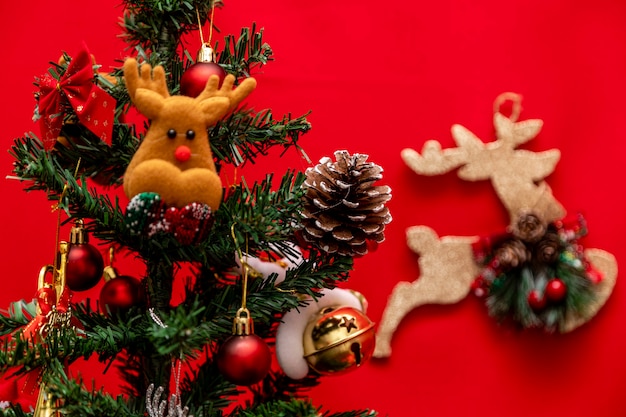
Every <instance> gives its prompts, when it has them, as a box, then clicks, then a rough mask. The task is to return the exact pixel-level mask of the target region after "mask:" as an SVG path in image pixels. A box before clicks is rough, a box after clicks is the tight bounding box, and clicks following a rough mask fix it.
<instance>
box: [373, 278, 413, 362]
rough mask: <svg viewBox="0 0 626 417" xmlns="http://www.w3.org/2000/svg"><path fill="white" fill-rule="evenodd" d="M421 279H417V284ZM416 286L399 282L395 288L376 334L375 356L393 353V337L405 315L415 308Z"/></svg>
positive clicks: (379, 356)
mask: <svg viewBox="0 0 626 417" xmlns="http://www.w3.org/2000/svg"><path fill="white" fill-rule="evenodd" d="M417 282H419V281H415V283H414V284H416V283H417ZM414 296H415V288H414V285H413V284H412V283H409V282H399V283H398V284H396V286H395V287H394V288H393V291H392V292H391V295H390V296H389V301H388V302H387V306H386V307H385V311H384V312H383V317H382V322H381V324H380V326H379V327H378V332H377V334H376V348H375V350H374V357H377V358H385V357H388V356H390V355H391V337H392V336H393V332H394V331H395V330H396V328H397V327H398V325H399V324H400V322H401V321H402V319H403V318H404V316H405V315H406V314H407V313H408V312H409V311H411V310H413V308H415V307H417V305H416V304H414V303H413V301H414V300H413V299H414V298H415V297H414Z"/></svg>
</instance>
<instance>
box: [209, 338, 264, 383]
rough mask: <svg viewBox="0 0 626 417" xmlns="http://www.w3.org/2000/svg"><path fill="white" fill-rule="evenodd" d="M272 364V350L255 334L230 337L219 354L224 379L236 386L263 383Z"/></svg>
mask: <svg viewBox="0 0 626 417" xmlns="http://www.w3.org/2000/svg"><path fill="white" fill-rule="evenodd" d="M271 364H272V354H271V352H270V348H269V347H268V346H267V343H265V341H264V340H263V339H261V338H260V337H259V336H257V335H255V334H248V335H233V336H231V337H229V338H228V339H226V341H225V342H224V344H223V345H222V346H221V347H220V350H219V352H218V354H217V367H218V369H219V370H220V372H221V373H222V375H224V378H226V379H227V380H228V381H230V382H232V383H233V384H236V385H252V384H256V383H257V382H259V381H261V380H262V379H263V378H264V377H265V375H267V373H268V372H269V370H270V366H271Z"/></svg>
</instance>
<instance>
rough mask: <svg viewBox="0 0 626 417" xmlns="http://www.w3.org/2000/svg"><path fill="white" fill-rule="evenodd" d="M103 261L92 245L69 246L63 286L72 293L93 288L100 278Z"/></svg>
mask: <svg viewBox="0 0 626 417" xmlns="http://www.w3.org/2000/svg"><path fill="white" fill-rule="evenodd" d="M103 270H104V260H103V259H102V255H101V254H100V252H99V251H98V249H96V248H95V247H94V246H93V245H90V244H89V243H82V244H76V245H70V251H69V253H68V254H67V265H66V267H65V285H67V287H68V288H69V289H70V290H72V291H85V290H88V289H90V288H93V287H95V285H96V284H97V283H98V281H100V278H101V277H102V271H103Z"/></svg>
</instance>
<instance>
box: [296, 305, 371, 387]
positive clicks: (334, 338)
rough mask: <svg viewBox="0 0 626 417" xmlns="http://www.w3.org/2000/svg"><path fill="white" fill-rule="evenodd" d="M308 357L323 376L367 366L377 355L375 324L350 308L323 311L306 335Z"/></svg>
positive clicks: (305, 349)
mask: <svg viewBox="0 0 626 417" xmlns="http://www.w3.org/2000/svg"><path fill="white" fill-rule="evenodd" d="M303 344H304V358H305V359H306V361H307V363H308V364H309V366H310V367H311V369H313V370H314V371H316V372H317V373H318V374H320V375H332V374H339V373H343V372H346V371H349V370H352V369H354V368H358V367H359V366H361V365H362V364H363V363H365V362H366V361H367V360H368V359H369V358H370V357H371V356H372V353H373V352H374V347H375V345H376V339H375V334H374V323H373V322H372V321H371V320H370V319H369V318H368V317H367V316H366V315H365V314H364V313H363V312H361V311H360V310H358V309H356V308H353V307H348V306H343V307H342V306H329V307H325V308H323V309H321V310H320V311H319V312H318V313H317V314H315V315H314V316H313V318H312V319H311V320H310V321H309V323H308V324H307V326H306V328H305V329H304V336H303Z"/></svg>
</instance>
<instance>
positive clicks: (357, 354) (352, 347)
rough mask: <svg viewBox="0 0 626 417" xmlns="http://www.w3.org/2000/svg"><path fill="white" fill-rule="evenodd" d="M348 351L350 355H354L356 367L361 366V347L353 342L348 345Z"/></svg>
mask: <svg viewBox="0 0 626 417" xmlns="http://www.w3.org/2000/svg"><path fill="white" fill-rule="evenodd" d="M350 350H351V351H352V353H354V359H355V361H356V366H361V359H363V357H362V356H361V345H360V344H358V343H357V342H354V343H352V344H351V345H350Z"/></svg>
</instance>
